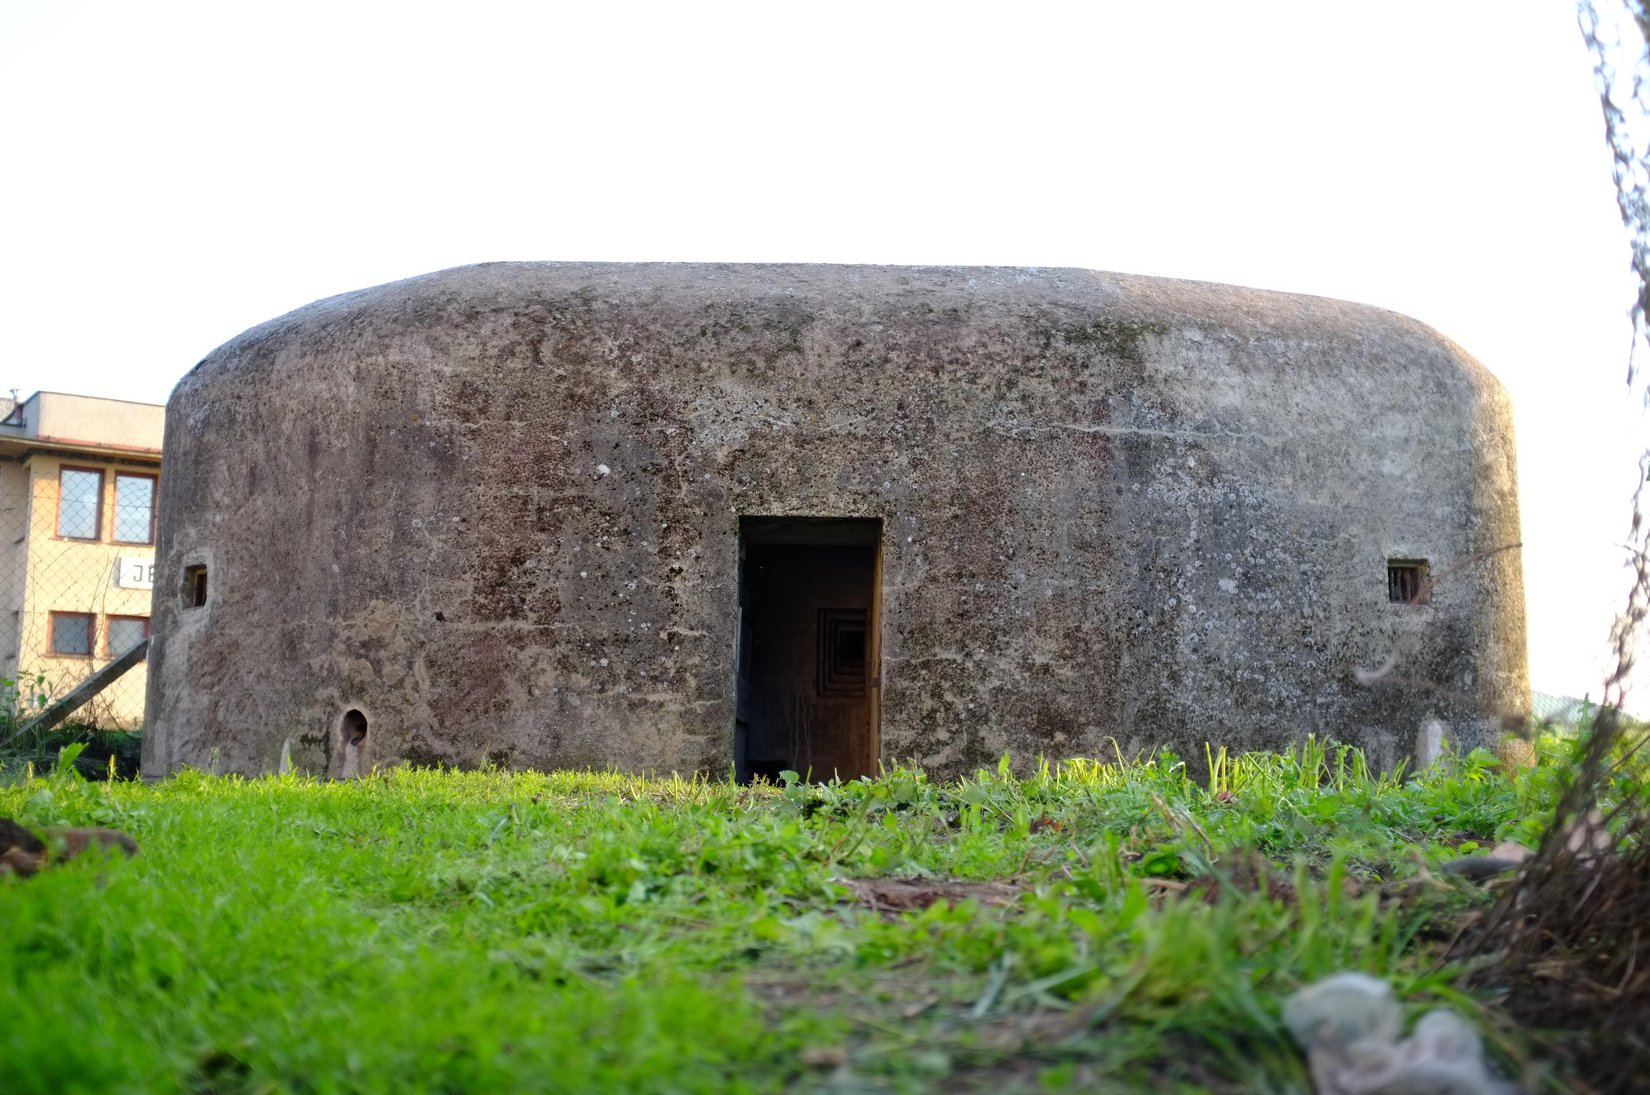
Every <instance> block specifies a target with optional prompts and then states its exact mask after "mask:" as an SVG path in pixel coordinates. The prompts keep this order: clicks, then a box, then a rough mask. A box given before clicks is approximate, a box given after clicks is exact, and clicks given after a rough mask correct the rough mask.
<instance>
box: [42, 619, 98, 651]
mask: <svg viewBox="0 0 1650 1095" xmlns="http://www.w3.org/2000/svg"><path fill="white" fill-rule="evenodd" d="M70 617H78V618H80V619H83V620H85V621H86V651H85V653H81V652H79V651H75V650H59V649H57V621H58V620H60V619H67V618H70ZM97 637H98V627H97V613H95V612H59V611H57V610H56V609H53V610H51V611H49V612H47V613H46V653H47V654H48V655H50V656H51V657H53V658H91V657H93V656H95V655H96V654H97Z"/></svg>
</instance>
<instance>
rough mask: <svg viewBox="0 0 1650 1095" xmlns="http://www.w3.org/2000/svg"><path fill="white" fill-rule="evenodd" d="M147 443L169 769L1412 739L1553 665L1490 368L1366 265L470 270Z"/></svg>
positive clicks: (261, 376) (211, 400) (659, 761)
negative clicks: (1194, 278) (151, 451)
mask: <svg viewBox="0 0 1650 1095" xmlns="http://www.w3.org/2000/svg"><path fill="white" fill-rule="evenodd" d="M165 458H166V464H167V467H168V469H169V470H168V475H167V476H166V477H165V478H164V479H163V480H162V482H161V485H160V503H159V505H160V536H159V545H158V557H157V561H158V563H159V566H160V567H161V569H160V570H159V571H158V572H159V573H162V574H171V575H174V576H177V577H176V578H174V580H176V581H180V583H181V586H182V588H181V590H180V594H179V595H178V596H173V597H157V598H156V599H155V609H154V620H153V628H152V631H153V637H152V640H151V644H152V645H151V648H150V652H149V666H150V671H149V685H148V687H149V710H148V717H147V727H148V733H147V734H146V737H145V741H144V749H145V756H144V765H145V770H146V771H147V772H150V773H155V774H159V773H164V772H167V771H171V770H174V769H176V768H177V767H179V766H182V765H185V764H197V765H199V764H205V763H208V762H209V761H210V760H211V758H213V757H214V756H215V757H217V758H218V760H219V763H220V764H221V765H222V766H223V767H225V768H228V769H232V770H237V771H245V772H256V771H270V770H273V769H275V767H276V766H277V764H279V763H280V758H281V756H282V751H283V744H284V743H286V742H288V741H290V742H291V743H292V745H291V749H290V751H291V761H292V764H293V765H294V766H295V767H297V768H300V769H307V770H311V771H316V772H327V773H330V774H333V775H339V774H343V773H344V772H345V771H346V770H349V771H362V770H368V769H370V767H371V765H372V764H374V763H394V762H396V761H401V760H410V761H415V762H421V763H450V764H458V765H472V764H481V763H488V762H500V763H510V764H518V765H536V766H541V767H554V766H585V765H593V766H598V767H605V766H617V767H621V768H626V769H635V770H659V771H671V770H676V771H703V772H707V773H714V774H724V773H727V772H728V771H729V770H730V769H732V770H733V771H735V772H736V773H737V774H739V775H740V776H742V777H744V778H755V777H759V776H760V777H767V778H772V777H773V776H775V775H777V773H778V772H780V771H785V770H794V771H797V772H799V773H803V774H811V775H812V776H813V777H814V778H827V777H829V776H830V775H832V774H837V775H841V776H843V777H845V778H846V777H851V776H853V775H858V774H864V773H868V772H874V771H875V770H876V767H877V765H878V764H879V763H882V762H886V761H891V760H902V761H903V760H914V761H917V762H919V763H922V764H924V765H926V766H927V767H928V768H929V769H930V770H932V771H935V772H936V773H941V774H945V773H957V772H964V771H969V770H971V769H972V768H974V767H976V766H980V765H989V764H994V763H995V762H996V760H997V758H999V757H1000V756H1002V755H1003V754H1004V753H1008V754H1011V755H1012V756H1013V757H1014V758H1015V759H1016V760H1017V761H1018V762H1020V763H1026V764H1029V763H1032V762H1034V761H1035V759H1036V758H1037V757H1038V756H1039V755H1042V756H1047V757H1050V758H1058V757H1065V756H1074V755H1090V756H1093V755H1108V756H1109V755H1110V754H1111V750H1112V748H1113V742H1115V743H1116V745H1117V747H1120V748H1121V749H1122V750H1123V751H1124V752H1125V753H1132V752H1136V751H1145V750H1150V749H1152V748H1154V747H1157V746H1168V747H1172V748H1175V749H1177V750H1178V751H1180V752H1181V753H1182V755H1185V756H1188V757H1191V756H1196V755H1200V752H1201V743H1202V742H1203V741H1205V740H1213V741H1216V742H1218V743H1221V744H1225V745H1228V746H1230V747H1233V748H1238V749H1242V748H1262V747H1265V748H1277V747H1280V746H1282V745H1284V744H1286V743H1288V742H1291V741H1295V740H1299V739H1300V738H1302V737H1304V736H1305V735H1306V734H1308V733H1316V734H1318V735H1319V736H1321V737H1332V738H1336V739H1338V740H1343V741H1351V742H1354V743H1356V744H1359V745H1362V746H1364V747H1365V748H1366V749H1368V750H1369V751H1370V753H1371V756H1372V757H1373V759H1374V760H1375V761H1376V762H1377V763H1380V764H1388V765H1390V764H1393V763H1396V762H1397V761H1399V760H1400V759H1402V758H1403V757H1405V756H1407V755H1409V754H1410V753H1411V752H1412V750H1413V749H1414V748H1415V744H1416V741H1417V738H1418V736H1424V735H1427V734H1433V735H1435V734H1436V732H1437V729H1438V728H1439V727H1442V728H1443V732H1444V733H1446V734H1447V735H1448V736H1449V737H1451V738H1452V739H1454V740H1455V741H1457V742H1458V743H1460V744H1462V745H1465V746H1471V745H1475V744H1479V743H1480V742H1483V741H1485V740H1486V739H1487V735H1489V734H1490V733H1491V732H1492V729H1491V728H1492V727H1494V726H1495V725H1496V720H1497V718H1498V716H1499V715H1500V714H1501V713H1503V712H1510V711H1519V710H1523V709H1524V707H1525V706H1526V704H1527V696H1528V686H1527V682H1526V678H1525V653H1524V631H1523V629H1524V619H1523V594H1522V577H1521V571H1520V565H1519V560H1518V554H1517V551H1516V550H1515V546H1516V544H1517V542H1518V540H1519V529H1518V509H1517V494H1516V481H1515V475H1514V469H1513V448H1512V435H1511V415H1510V408H1509V407H1508V405H1507V400H1506V397H1505V395H1504V393H1503V392H1502V390H1501V388H1500V386H1499V385H1498V384H1497V383H1496V382H1495V380H1494V379H1493V377H1491V376H1490V374H1489V373H1488V372H1487V371H1486V370H1485V369H1484V368H1483V367H1482V366H1480V365H1479V364H1478V363H1477V362H1475V361H1473V360H1472V359H1471V358H1470V357H1469V356H1468V355H1466V354H1465V353H1463V352H1462V351H1461V350H1460V349H1459V348H1458V347H1456V346H1454V345H1453V344H1451V343H1450V342H1448V341H1447V340H1446V339H1444V338H1442V337H1440V336H1439V335H1438V334H1437V333H1436V332H1433V331H1431V330H1430V329H1428V328H1426V327H1425V326H1423V325H1421V324H1419V323H1417V322H1415V321H1413V320H1410V319H1407V318H1405V317H1403V316H1398V315H1394V314H1392V313H1389V312H1383V311H1380V310H1378V309H1374V308H1369V307H1365V306H1360V305H1355V304H1348V303H1344V302H1340V301H1331V300H1323V299H1319V298H1309V297H1296V296H1286V295H1283V294H1276V293H1266V292H1260V291H1256V290H1249V289H1239V288H1234V287H1231V286H1219V285H1201V284H1193V283H1187V282H1176V281H1167V280H1160V279H1151V278H1135V277H1128V276H1125V275H1117V274H1106V273H1097V272H1092V271H1081V270H1048V269H1036V270H1026V269H999V268H929V267H863V266H803V265H774V266H756V265H753V266H743V265H696V264H580V263H500V264H491V265H485V266H476V267H466V268H461V269H457V270H448V271H443V272H440V273H436V274H430V275H426V276H424V277H419V278H413V279H410V280H408V281H403V282H397V283H394V284H391V285H385V286H379V287H376V288H373V289H366V290H362V291H360V292H356V293H349V294H345V295H343V296H340V297H334V298H331V299H328V300H324V301H319V302H316V303H315V304H312V305H309V306H307V307H305V308H302V309H299V310H298V311H296V312H293V313H291V314H289V315H287V316H283V317H281V318H278V319H275V320H272V321H270V322H269V323H266V324H264V325H262V326H260V327H257V328H254V329H253V330H251V331H248V332H246V333H245V334H243V335H241V336H240V337H238V338H236V339H234V340H233V341H231V342H230V343H228V344H226V345H225V346H223V347H221V348H220V349H218V350H216V351H214V352H213V353H212V354H211V355H210V356H209V357H208V358H207V359H206V360H205V361H203V362H201V363H200V365H198V366H197V367H196V368H195V369H194V370H193V371H192V372H191V373H190V374H189V375H188V376H187V377H185V378H184V380H183V381H182V382H180V383H179V385H178V387H177V389H176V390H175V391H174V393H173V396H172V399H171V402H170V404H169V407H168V412H167V436H166V450H165ZM189 568H200V569H199V571H198V576H196V575H194V573H193V572H192V571H191V570H190V569H189ZM208 568H209V573H208ZM350 711H354V712H356V714H357V715H359V717H360V719H361V724H360V725H359V726H357V725H356V724H355V723H353V722H351V723H350V724H349V725H348V726H346V725H345V721H344V719H345V715H346V713H347V712H350ZM357 731H359V738H358V740H355V741H354V742H353V744H352V741H351V738H352V736H354V735H355V734H356V733H357Z"/></svg>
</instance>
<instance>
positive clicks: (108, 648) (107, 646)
mask: <svg viewBox="0 0 1650 1095" xmlns="http://www.w3.org/2000/svg"><path fill="white" fill-rule="evenodd" d="M116 620H142V621H143V637H144V638H145V639H147V638H148V637H149V634H150V632H149V627H150V623H149V617H148V616H139V615H136V614H135V613H126V612H111V613H109V614H108V615H107V616H105V617H104V618H103V656H104V657H105V658H118V657H120V656H121V655H122V654H124V653H126V651H125V650H119V651H117V650H116V649H115V648H114V647H113V645H111V643H110V640H111V639H113V638H114V633H115V629H114V626H113V625H114V622H115V621H116ZM127 649H130V647H128V648H127Z"/></svg>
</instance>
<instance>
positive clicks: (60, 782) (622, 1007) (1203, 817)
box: [0, 744, 1557, 1093]
mask: <svg viewBox="0 0 1650 1095" xmlns="http://www.w3.org/2000/svg"><path fill="white" fill-rule="evenodd" d="M1554 748H1557V746H1554ZM1209 759H1210V762H1211V763H1210V768H1211V770H1212V771H1213V772H1214V776H1213V779H1212V780H1211V785H1210V786H1207V787H1206V786H1203V785H1200V784H1196V783H1194V782H1192V781H1191V780H1189V779H1188V778H1187V776H1186V774H1185V770H1184V767H1183V766H1182V765H1180V764H1179V763H1178V761H1177V760H1176V759H1175V758H1173V757H1171V756H1159V757H1156V758H1154V759H1152V760H1151V761H1148V762H1145V763H1136V764H1122V763H1117V764H1104V763H1099V762H1072V763H1068V764H1063V765H1059V766H1044V767H1043V768H1042V769H1041V770H1039V771H1038V772H1037V773H1035V774H1034V775H1032V776H1031V777H1029V778H1024V779H1017V778H1014V777H1013V776H1011V775H1009V774H1008V769H1007V765H1006V764H1005V765H1004V766H1003V767H1002V769H1001V770H999V771H995V772H981V773H979V774H978V775H977V776H976V777H975V778H973V779H969V780H964V781H960V782H956V783H936V782H934V781H931V780H929V779H928V778H926V777H925V776H924V775H923V774H922V773H921V772H918V771H913V770H910V769H903V768H901V769H896V770H893V771H890V772H888V773H886V774H885V775H884V776H883V777H882V778H880V779H878V780H875V781H860V782H854V783H849V784H842V785H830V786H820V787H811V786H807V785H793V786H787V787H782V788H775V787H755V788H749V787H747V788H741V787H736V786H733V785H731V784H727V783H719V782H705V781H696V780H682V779H674V778H673V779H658V780H648V779H642V778H637V777H631V776H626V775H620V774H613V773H551V774H544V773H536V772H518V773H510V772H503V771H485V772H464V773H460V772H435V771H428V770H415V769H407V768H398V769H394V770H391V771H388V772H383V773H378V774H376V775H375V776H374V777H373V778H369V779H364V780H360V781H355V782H347V783H325V782H317V781H314V780H310V779H305V778H297V777H274V778H267V779H258V780H243V779H239V778H232V777H225V778H219V777H213V776H209V775H206V774H203V773H198V772H188V773H185V774H183V775H181V776H179V777H177V778H174V779H170V780H167V781H165V782H162V783H158V784H154V785H143V784H136V783H122V782H108V783H96V784H92V783H86V782H84V781H82V780H81V779H80V778H79V777H78V776H77V775H75V774H74V773H73V772H72V771H70V770H68V768H67V767H65V768H64V769H63V770H62V771H60V772H59V773H56V774H53V775H49V776H46V777H44V778H25V777H24V776H23V774H22V773H19V772H15V771H14V772H12V773H11V775H12V776H13V777H14V778H13V779H12V781H11V782H10V783H8V784H4V785H0V816H14V817H19V818H21V819H23V820H25V821H26V822H28V823H31V824H36V825H40V824H54V823H68V824H81V825H86V824H96V825H111V826H116V827H119V828H123V829H126V830H127V831H129V832H131V833H132V834H133V835H135V836H136V837H137V839H138V840H139V841H140V842H141V844H142V846H143V852H142V855H140V856H139V857H138V858H136V859H135V860H132V861H130V862H127V861H123V860H117V859H106V858H96V859H94V858H91V857H88V858H87V859H83V860H77V861H75V862H74V863H72V864H68V865H65V866H61V867H57V868H53V869H50V870H48V871H45V872H42V873H41V874H39V875H37V876H35V877H34V878H32V879H28V880H20V879H5V878H0V1013H3V1014H4V1015H5V1016H7V1019H6V1021H5V1022H4V1023H0V1091H4V1092H8V1093H27V1092H52V1093H59V1092H62V1093H67V1092H76V1091H87V1092H94V1091H95V1092H106V1091H132V1092H147V1091H191V1092H217V1093H228V1092H286V1091H291V1092H317V1093H319V1092H376V1091H383V1092H420V1091H429V1092H504V1091H568V1092H583V1091H635V1092H677V1091H682V1092H689V1091H715V1092H723V1091H727V1092H737V1091H769V1090H781V1089H802V1090H819V1091H840V1092H847V1091H883V1090H895V1091H900V1090H919V1091H920V1090H936V1091H958V1090H992V1091H997V1092H1003V1091H1013V1090H1028V1091H1043V1090H1066V1089H1068V1088H1072V1089H1081V1090H1086V1091H1117V1092H1124V1091H1157V1090H1162V1091H1171V1090H1173V1091H1204V1090H1213V1091H1233V1092H1237V1091H1242V1092H1264V1091H1276V1092H1303V1093H1304V1092H1307V1091H1309V1090H1310V1085H1309V1084H1308V1081H1307V1079H1306V1076H1305V1073H1304V1069H1303V1067H1302V1065H1301V1063H1300V1061H1299V1059H1298V1057H1297V1054H1296V1051H1295V1049H1294V1047H1293V1045H1292V1044H1291V1042H1290V1040H1289V1038H1288V1035H1287V1034H1286V1032H1285V1031H1284V1030H1283V1028H1282V1026H1281V1024H1280V1022H1279V1018H1278V1016H1279V1012H1280V1009H1281V1004H1282V1000H1283V999H1284V998H1285V997H1286V996H1287V995H1288V994H1289V993H1290V992H1291V991H1293V990H1294V989H1295V988H1297V987H1298V986H1299V985H1301V984H1302V983H1304V982H1307V981H1310V980H1312V979H1314V978H1317V977H1319V976H1322V975H1324V974H1327V973H1330V972H1332V971H1335V970H1338V969H1343V968H1356V969H1362V970H1366V971H1370V972H1373V973H1377V974H1380V975H1383V976H1387V977H1390V978H1391V979H1392V981H1393V982H1394V985H1395V987H1396V988H1397V989H1398V991H1399V993H1400V995H1401V996H1402V997H1403V998H1404V999H1405V1001H1406V1004H1407V1005H1408V1006H1410V1007H1412V1008H1413V1009H1415V1010H1416V1011H1419V1010H1424V1008H1425V1007H1428V1006H1436V1005H1437V1004H1438V1003H1439V1002H1441V1001H1442V1002H1449V1003H1452V1004H1454V1005H1456V1006H1458V1007H1461V1008H1463V1009H1465V1010H1467V1011H1468V1013H1469V1014H1470V1015H1471V1016H1472V1017H1473V1018H1474V1019H1475V1021H1477V1022H1479V1023H1480V1024H1481V1026H1482V1027H1483V1028H1484V1029H1485V1031H1486V1033H1487V1035H1488V1037H1489V1038H1490V1040H1491V1042H1492V1045H1495V1046H1497V1047H1498V1052H1500V1053H1502V1054H1511V1055H1513V1056H1514V1057H1517V1056H1519V1055H1521V1054H1523V1053H1524V1049H1523V1045H1522V1043H1521V1042H1520V1041H1519V1040H1518V1038H1516V1037H1515V1036H1514V1035H1512V1034H1511V1033H1510V1030H1509V1028H1508V1027H1507V1026H1506V1025H1505V1024H1503V1023H1502V1022H1501V1021H1500V1020H1499V1019H1498V1018H1497V1016H1496V1013H1495V1012H1494V1011H1493V1010H1492V1009H1489V1008H1486V1007H1483V1006H1480V1004H1479V1003H1477V1002H1475V1001H1473V1000H1471V999H1470V998H1467V997H1465V996H1464V995H1463V994H1462V993H1460V992H1458V991H1457V990H1456V989H1454V987H1453V982H1454V981H1455V979H1456V978H1457V976H1458V975H1459V973H1460V971H1459V970H1458V969H1455V968H1453V967H1450V966H1439V965H1438V962H1437V957H1438V951H1439V949H1440V944H1441V942H1443V941H1444V940H1445V938H1446V937H1447V933H1448V932H1449V930H1450V928H1451V925H1452V924H1453V922H1454V919H1455V918H1456V917H1457V916H1458V915H1459V913H1460V912H1461V910H1462V909H1464V908H1466V907H1469V906H1471V905H1473V904H1474V903H1481V902H1482V901H1483V898H1482V897H1481V896H1480V895H1478V894H1477V893H1476V892H1475V891H1469V890H1467V889H1465V888H1464V887H1460V886H1452V885H1446V884H1443V883H1436V884H1426V885H1422V886H1420V887H1418V888H1416V887H1407V888H1406V893H1407V894H1408V896H1405V897H1404V898H1402V899H1399V898H1397V897H1394V896H1393V895H1394V893H1395V892H1396V887H1394V886H1392V885H1382V882H1383V881H1384V880H1392V879H1405V878H1412V877H1417V876H1418V875H1419V874H1420V873H1421V872H1422V870H1423V868H1424V866H1425V864H1426V863H1427V862H1428V861H1434V860H1436V859H1438V858H1439V857H1441V856H1444V855H1447V854H1453V853H1452V849H1453V848H1455V847H1456V846H1470V845H1472V844H1474V843H1477V844H1485V843H1488V842H1492V841H1493V840H1495V839H1496V838H1498V837H1502V836H1507V835H1513V836H1517V835H1521V834H1524V835H1527V834H1528V832H1530V831H1532V829H1538V828H1539V824H1540V818H1541V814H1542V811H1543V810H1550V808H1551V802H1552V790H1553V785H1554V780H1553V778H1552V777H1551V772H1552V771H1553V770H1554V769H1553V768H1542V769H1537V770H1536V771H1535V772H1534V773H1532V774H1530V775H1527V776H1524V777H1521V778H1520V779H1519V780H1517V781H1511V780H1508V779H1507V778H1505V777H1504V776H1502V775H1500V774H1499V773H1498V772H1497V771H1495V770H1494V769H1493V767H1492V766H1491V765H1490V764H1489V763H1488V761H1487V759H1486V758H1485V757H1484V756H1483V755H1481V754H1475V755H1474V756H1472V757H1467V758H1461V759H1458V760H1456V761H1455V762H1453V763H1452V764H1450V765H1448V766H1447V767H1446V768H1445V769H1444V770H1442V771H1438V772H1435V773H1429V774H1428V775H1427V776H1426V778H1424V779H1418V780H1412V781H1409V782H1407V783H1406V782H1400V781H1398V780H1396V779H1385V778H1380V777H1378V776H1375V775H1373V774H1371V773H1370V772H1368V771H1367V769H1365V768H1364V766H1363V763H1362V760H1361V758H1360V757H1359V756H1358V755H1357V754H1356V753H1354V752H1352V751H1350V750H1343V749H1335V750H1329V751H1327V752H1326V751H1325V750H1324V749H1322V748H1320V747H1318V746H1316V745H1313V744H1309V745H1308V746H1307V747H1306V748H1304V749H1303V750H1300V751H1297V752H1295V753H1293V754H1291V755H1288V756H1284V757H1278V756H1247V757H1237V758H1232V757H1222V756H1219V755H1211V757H1210V758H1209ZM0 778H3V776H0ZM891 876H892V877H900V878H907V879H914V880H917V881H918V882H919V883H922V882H923V880H927V882H926V883H924V884H927V885H933V886H937V885H939V884H940V881H941V880H962V881H963V882H979V883H987V882H997V883H1002V882H1008V883H1011V884H1012V887H1013V888H1012V889H1007V890H1005V889H1003V888H1001V887H996V888H993V887H988V886H981V887H979V888H977V889H976V890H970V889H968V888H967V887H965V886H959V887H952V888H950V889H949V890H948V891H947V892H948V893H949V894H950V897H949V899H944V900H940V901H937V902H935V903H934V904H932V905H929V906H928V907H926V908H922V907H916V904H913V906H912V907H909V908H899V907H893V908H890V907H886V906H888V905H889V904H891V903H890V902H888V901H884V902H882V903H881V907H879V906H877V905H875V904H874V903H868V902H867V901H865V900H862V899H861V895H860V892H859V891H857V890H856V889H855V888H854V887H853V886H852V885H851V883H852V881H853V880H857V879H868V878H885V877H891ZM1200 880H1203V881H1200ZM892 904H894V905H896V906H897V905H899V904H900V903H899V902H892ZM918 904H920V903H918Z"/></svg>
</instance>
